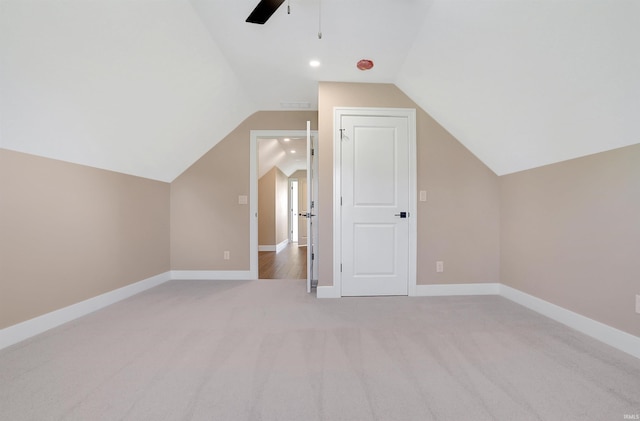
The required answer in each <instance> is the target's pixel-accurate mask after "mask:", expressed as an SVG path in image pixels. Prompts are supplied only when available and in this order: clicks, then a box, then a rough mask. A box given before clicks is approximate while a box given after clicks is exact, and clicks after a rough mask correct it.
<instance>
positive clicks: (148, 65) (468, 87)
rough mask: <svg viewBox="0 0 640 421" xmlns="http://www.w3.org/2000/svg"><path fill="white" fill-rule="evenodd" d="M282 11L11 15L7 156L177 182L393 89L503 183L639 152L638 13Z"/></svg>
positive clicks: (5, 67) (551, 7)
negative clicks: (223, 153) (256, 119)
mask: <svg viewBox="0 0 640 421" xmlns="http://www.w3.org/2000/svg"><path fill="white" fill-rule="evenodd" d="M288 3H289V5H290V10H291V13H290V14H287V3H285V4H284V5H283V6H282V7H280V9H278V10H277V11H276V13H275V14H274V15H273V17H272V18H271V19H270V20H269V21H268V22H267V23H266V24H265V25H264V26H261V25H254V24H249V23H245V22H244V20H245V18H246V17H247V16H248V15H249V13H250V12H251V10H252V9H253V8H254V7H255V5H256V4H257V0H225V1H222V0H191V1H187V0H0V147H3V148H7V149H13V150H18V151H23V152H27V153H32V154H36V155H41V156H47V157H51V158H56V159H61V160H65V161H70V162H77V163H81V164H85V165H91V166H94V167H98V168H105V169H110V170H114V171H120V172H124V173H128V174H134V175H139V176H143V177H148V178H153V179H157V180H163V181H171V180H173V179H174V178H175V177H177V176H178V175H179V174H180V173H181V172H182V171H184V170H185V169H186V168H187V167H188V166H189V165H191V164H192V163H193V162H195V161H196V160H197V159H198V158H199V157H200V156H202V155H203V154H204V153H205V152H206V151H207V150H209V149H210V148H211V147H213V146H214V145H215V144H216V143H217V142H218V141H220V140H221V139H222V138H223V137H224V136H225V135H226V134H228V133H229V132H230V131H231V130H233V128H235V127H236V126H237V125H238V124H239V123H240V122H241V121H242V120H244V119H245V118H246V117H247V116H249V115H250V114H252V113H253V112H255V111H259V110H280V109H299V108H298V107H306V106H307V103H308V107H309V108H310V109H316V108H317V98H318V81H345V82H384V83H395V84H396V85H397V86H398V87H399V88H400V89H402V90H403V91H404V92H405V93H406V94H407V95H408V96H409V97H410V98H412V99H413V100H414V101H415V102H416V103H417V104H418V105H419V106H420V107H421V108H423V109H424V110H425V111H427V112H428V113H430V114H431V115H432V116H433V117H434V118H435V119H436V120H437V121H439V122H440V123H441V124H442V125H443V126H444V127H445V128H446V129H447V130H449V131H450V132H451V133H452V134H453V135H454V136H456V137H457V138H458V140H460V142H462V143H463V144H464V145H465V146H466V147H467V148H468V149H469V150H470V151H471V152H473V153H474V154H475V155H476V156H477V157H478V158H479V159H481V160H482V161H483V162H484V163H485V164H486V165H487V166H489V167H490V168H491V169H492V170H493V171H494V172H495V173H496V174H499V175H502V174H508V173H511V172H515V171H520V170H524V169H528V168H533V167H537V166H540V165H545V164H549V163H553V162H558V161H562V160H566V159H570V158H574V157H578V156H583V155H587V154H592V153H597V152H601V151H605V150H609V149H613V148H617V147H622V146H626V145H630V144H634V143H639V142H640V118H639V116H640V76H639V75H640V54H639V53H638V51H640V2H638V1H636V0H581V1H577V0H510V1H506V0H289V1H288ZM319 32H320V33H321V35H322V37H321V38H320V37H319V36H318V33H319ZM361 58H367V59H372V60H374V62H375V67H374V68H373V69H372V70H370V71H366V72H362V71H359V70H357V69H356V67H355V64H356V62H357V61H358V60H359V59H361ZM311 59H317V60H319V61H320V62H321V65H320V67H317V68H311V67H309V61H310V60H311Z"/></svg>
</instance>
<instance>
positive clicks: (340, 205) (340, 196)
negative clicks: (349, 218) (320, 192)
mask: <svg viewBox="0 0 640 421" xmlns="http://www.w3.org/2000/svg"><path fill="white" fill-rule="evenodd" d="M340 206H342V196H340Z"/></svg>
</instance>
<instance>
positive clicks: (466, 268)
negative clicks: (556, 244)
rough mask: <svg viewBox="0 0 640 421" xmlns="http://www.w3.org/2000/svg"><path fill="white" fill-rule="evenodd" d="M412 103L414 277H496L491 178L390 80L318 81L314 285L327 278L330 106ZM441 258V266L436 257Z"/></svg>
mask: <svg viewBox="0 0 640 421" xmlns="http://www.w3.org/2000/svg"><path fill="white" fill-rule="evenodd" d="M337 106H343V107H344V106H346V107H394V108H415V109H416V119H417V122H416V125H417V177H418V180H417V187H418V190H426V191H427V202H418V215H417V218H418V221H417V225H418V251H417V252H418V265H417V273H418V283H419V284H451V283H479V282H498V281H499V254H500V251H499V231H500V230H499V228H500V214H499V183H498V177H497V176H496V175H495V174H494V173H493V172H492V171H491V170H489V169H488V168H487V167H486V166H485V165H484V164H483V163H482V162H480V161H479V160H478V159H477V158H476V157H475V156H474V155H473V154H471V153H470V152H469V151H468V150H467V149H466V148H464V147H463V146H462V145H461V144H460V143H459V142H458V141H457V140H456V139H455V138H454V137H453V136H451V135H450V134H449V133H448V132H447V131H446V130H444V129H443V128H442V126H440V125H439V124H438V123H437V122H436V121H435V120H433V119H432V118H431V117H430V116H429V115H428V114H427V113H426V112H424V111H423V110H422V109H420V108H419V107H418V106H417V105H416V104H415V103H414V102H413V101H411V100H410V99H409V98H408V97H407V96H406V95H405V94H404V93H403V92H402V91H400V90H399V89H398V88H397V87H396V86H395V85H390V84H357V83H334V82H321V83H320V87H319V107H318V110H319V122H320V127H319V137H320V142H319V143H320V144H319V148H318V149H319V173H320V174H319V209H318V214H319V221H318V223H319V224H320V225H319V227H320V235H319V251H320V253H319V255H320V266H319V284H320V285H331V284H332V283H333V272H332V271H333V269H332V265H333V261H332V256H333V238H332V237H333V235H332V234H333V231H332V230H333V228H332V211H333V108H334V107H337ZM437 260H442V261H444V262H445V271H444V273H436V272H435V262H436V261H437Z"/></svg>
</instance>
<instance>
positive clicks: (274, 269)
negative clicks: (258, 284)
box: [258, 243, 307, 279]
mask: <svg viewBox="0 0 640 421" xmlns="http://www.w3.org/2000/svg"><path fill="white" fill-rule="evenodd" d="M258 271H259V274H258V278H259V279H306V278H307V248H306V247H298V243H289V244H288V245H287V247H286V248H285V249H284V250H282V251H281V252H280V253H276V252H275V251H261V252H259V253H258Z"/></svg>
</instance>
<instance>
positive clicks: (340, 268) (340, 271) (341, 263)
mask: <svg viewBox="0 0 640 421" xmlns="http://www.w3.org/2000/svg"><path fill="white" fill-rule="evenodd" d="M340 272H342V263H340Z"/></svg>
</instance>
